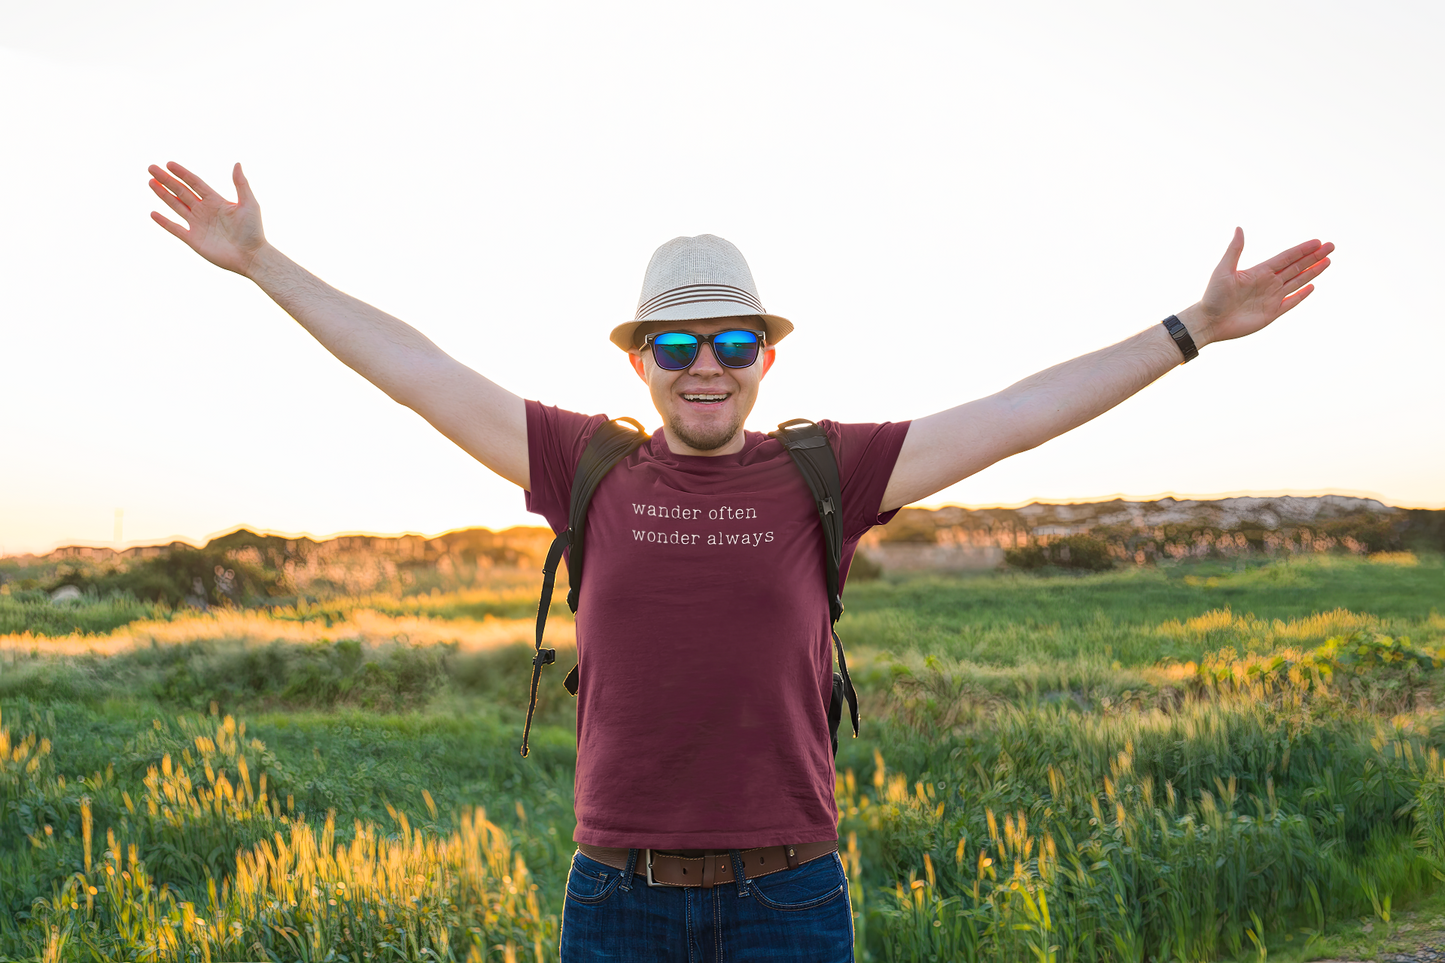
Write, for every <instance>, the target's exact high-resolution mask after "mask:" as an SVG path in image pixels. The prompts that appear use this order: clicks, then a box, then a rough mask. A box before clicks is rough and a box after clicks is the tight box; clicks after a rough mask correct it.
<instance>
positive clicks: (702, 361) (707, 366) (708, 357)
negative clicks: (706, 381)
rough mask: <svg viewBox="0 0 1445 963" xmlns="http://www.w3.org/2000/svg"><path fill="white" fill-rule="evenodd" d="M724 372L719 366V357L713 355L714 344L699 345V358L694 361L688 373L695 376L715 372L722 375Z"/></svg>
mask: <svg viewBox="0 0 1445 963" xmlns="http://www.w3.org/2000/svg"><path fill="white" fill-rule="evenodd" d="M722 370H723V366H722V365H720V364H718V360H717V355H716V354H714V353H713V350H712V343H711V342H708V343H705V344H700V345H698V346H697V357H696V358H694V359H693V361H692V364H691V366H689V367H688V371H690V372H692V373H693V374H697V373H699V372H702V373H706V374H711V373H713V372H719V373H720V372H721V371H722Z"/></svg>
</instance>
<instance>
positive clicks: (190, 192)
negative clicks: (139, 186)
mask: <svg viewBox="0 0 1445 963" xmlns="http://www.w3.org/2000/svg"><path fill="white" fill-rule="evenodd" d="M148 170H149V171H150V173H151V180H150V188H151V190H153V191H155V193H156V196H157V197H159V198H160V199H161V200H162V201H165V204H166V206H167V207H169V208H170V209H171V210H172V211H174V212H175V213H176V214H177V215H179V216H180V217H182V218H183V219H184V220H185V222H186V225H187V227H189V230H187V229H186V228H183V227H181V226H180V225H179V224H177V223H175V222H174V221H171V220H168V219H167V218H165V217H163V216H161V215H160V214H159V213H157V212H156V211H151V218H152V219H153V220H154V221H155V222H156V223H157V224H159V225H160V226H161V227H163V228H165V229H166V230H168V231H170V232H171V233H172V234H174V235H175V236H176V237H178V238H180V239H181V240H182V241H185V242H186V244H187V245H188V246H189V247H190V248H191V250H193V251H195V252H196V253H197V254H199V255H200V256H201V257H203V258H205V259H206V260H207V261H210V262H211V263H212V264H214V265H216V266H217V267H223V268H225V269H226V270H227V271H235V272H236V273H237V274H242V275H244V274H247V272H248V271H249V270H250V268H251V263H252V262H253V261H254V260H255V259H256V254H257V253H258V252H259V251H260V250H261V248H262V247H263V246H265V243H266V237H265V235H264V234H263V233H262V231H261V207H260V205H259V204H257V203H256V195H254V194H252V193H251V185H250V184H248V183H247V182H246V176H245V175H244V174H242V173H241V165H240V164H237V165H236V167H235V169H234V170H232V172H231V180H232V181H233V182H234V183H235V185H236V197H237V202H236V203H234V204H232V203H231V202H230V201H228V200H226V199H225V198H224V197H222V196H221V195H220V194H217V193H216V191H215V190H214V189H213V188H212V187H211V186H210V185H209V184H207V183H206V182H205V181H203V180H201V179H200V178H199V177H197V176H196V175H195V174H192V173H191V172H190V171H188V170H186V169H185V168H184V167H182V166H181V165H180V164H177V163H176V162H175V161H171V162H170V163H168V164H166V169H165V170H162V169H161V168H160V167H157V166H156V165H154V164H152V165H151V166H150V167H149V168H148ZM173 175H174V176H173Z"/></svg>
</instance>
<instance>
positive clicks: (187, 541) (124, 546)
mask: <svg viewBox="0 0 1445 963" xmlns="http://www.w3.org/2000/svg"><path fill="white" fill-rule="evenodd" d="M1328 496H1337V497H1341V498H1360V499H1367V500H1369V501H1375V502H1379V503H1380V504H1381V505H1384V506H1385V507H1386V508H1397V509H1402V510H1407V511H1409V510H1416V511H1418V510H1424V511H1442V510H1445V502H1439V503H1436V504H1432V505H1426V504H1418V503H1417V504H1408V503H1405V504H1402V503H1399V502H1392V501H1389V500H1387V499H1386V498H1385V496H1383V495H1381V494H1380V493H1378V492H1368V491H1358V490H1341V489H1330V488H1320V489H1311V490H1307V491H1302V490H1299V489H1270V490H1263V491H1261V490H1257V489H1238V490H1235V491H1229V492H1219V493H1213V494H1208V495H1197V494H1188V493H1181V492H1174V491H1164V492H1157V493H1155V494H1152V495H1127V494H1124V493H1122V492H1115V493H1114V494H1111V495H1100V496H1084V497H1078V498H1029V499H1026V500H1024V501H1020V502H985V503H979V504H971V505H965V504H961V503H959V502H952V501H949V502H929V501H926V500H925V501H922V502H914V503H911V504H908V505H904V506H903V508H920V509H924V510H927V511H937V510H939V509H941V508H962V509H964V510H965V511H987V510H990V509H1005V510H1011V511H1016V510H1018V509H1020V508H1024V507H1025V506H1028V505H1094V504H1101V503H1104V502H1114V501H1124V502H1157V501H1162V500H1164V499H1166V498H1168V499H1172V500H1174V501H1180V502H1184V501H1190V502H1213V501H1223V500H1224V499H1226V498H1324V497H1328ZM901 510H902V509H900V511H901ZM539 521H540V519H539ZM479 528H480V529H485V530H487V531H491V532H507V531H512V530H514V529H518V528H536V529H540V530H543V531H551V529H549V528H547V526H546V525H542V524H538V525H508V526H507V527H505V528H491V527H490V526H487V525H466V526H463V527H459V528H449V529H446V530H445V531H442V532H437V533H436V534H433V535H428V534H426V533H425V532H417V531H404V532H372V531H364V530H359V529H349V530H346V531H340V532H331V533H330V534H326V535H315V534H312V533H311V532H283V531H278V530H276V529H269V528H261V527H257V526H252V525H248V524H246V523H244V522H241V523H239V524H236V525H232V526H230V527H229V528H224V529H221V530H220V531H216V532H212V533H211V534H209V535H207V536H205V538H203V539H200V540H196V539H194V538H192V537H190V536H186V535H173V536H169V537H166V538H160V539H145V540H137V541H133V542H122V543H120V544H119V545H117V544H116V543H114V542H100V541H87V540H62V541H58V542H55V543H53V544H52V545H51V546H50V547H49V548H47V549H45V550H44V551H39V552H33V551H32V552H10V553H6V554H4V555H0V558H19V557H21V556H23V555H30V556H34V557H37V558H38V557H41V556H45V555H49V554H51V553H53V552H57V551H59V550H60V549H62V548H89V549H101V548H104V549H110V550H111V551H115V552H124V551H128V550H130V549H133V548H153V547H156V546H161V545H174V544H176V543H177V542H179V543H181V544H183V545H189V546H190V547H192V548H202V547H204V546H205V545H207V544H209V543H211V542H213V541H215V540H216V539H218V538H224V537H225V536H227V535H232V534H234V533H236V532H239V531H248V532H252V533H254V534H256V535H261V536H266V537H271V538H288V539H301V538H305V539H310V540H311V541H313V542H328V541H332V540H334V539H338V538H412V537H415V538H422V539H426V540H428V541H430V540H432V539H436V538H442V537H443V536H446V535H451V534H453V533H454V532H466V531H474V530H476V529H479Z"/></svg>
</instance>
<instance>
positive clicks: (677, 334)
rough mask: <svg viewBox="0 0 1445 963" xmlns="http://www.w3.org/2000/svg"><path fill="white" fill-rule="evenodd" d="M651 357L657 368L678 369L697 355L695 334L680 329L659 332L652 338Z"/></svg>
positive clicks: (690, 362)
mask: <svg viewBox="0 0 1445 963" xmlns="http://www.w3.org/2000/svg"><path fill="white" fill-rule="evenodd" d="M652 357H653V360H655V361H656V362H657V366H658V367H659V368H666V369H667V370H668V371H680V370H682V369H683V368H686V367H687V366H688V365H690V364H692V362H693V359H695V358H696V357H697V336H696V335H692V334H686V333H684V332H682V331H671V332H668V333H667V334H659V335H657V336H656V337H655V338H653V339H652Z"/></svg>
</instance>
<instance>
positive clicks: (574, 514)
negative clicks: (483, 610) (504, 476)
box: [522, 418, 649, 757]
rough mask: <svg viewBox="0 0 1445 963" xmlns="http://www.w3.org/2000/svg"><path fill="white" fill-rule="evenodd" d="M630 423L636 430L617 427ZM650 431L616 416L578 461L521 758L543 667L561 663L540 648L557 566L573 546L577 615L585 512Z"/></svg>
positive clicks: (557, 547) (570, 573) (535, 663)
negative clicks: (599, 488) (614, 469)
mask: <svg viewBox="0 0 1445 963" xmlns="http://www.w3.org/2000/svg"><path fill="white" fill-rule="evenodd" d="M619 421H625V422H628V424H631V425H632V427H631V428H628V427H627V425H620V424H618V422H619ZM648 437H649V436H648V434H647V432H646V431H645V430H644V429H643V427H642V426H641V425H639V424H638V423H637V422H636V421H633V420H632V419H631V418H617V419H614V420H612V421H606V422H603V423H602V425H601V426H599V427H598V429H597V430H596V431H594V432H593V433H592V437H591V438H590V439H588V441H587V447H586V448H585V449H583V451H582V457H581V458H579V459H578V460H577V472H576V474H575V475H574V476H573V478H572V504H571V506H570V509H569V511H568V513H567V530H566V531H565V532H562V533H560V534H559V535H558V536H557V537H556V538H554V539H553V540H552V546H551V548H549V549H547V560H546V561H545V562H543V563H542V596H541V598H540V599H538V601H537V641H536V649H537V652H536V655H534V656H533V657H532V694H531V697H530V699H529V700H528V702H527V724H526V726H525V728H523V730H522V755H523V756H524V757H525V756H526V755H527V753H528V751H529V750H528V748H527V739H528V738H529V737H530V736H531V734H532V713H533V712H535V711H536V708H537V684H538V682H540V681H541V677H542V666H544V665H552V664H553V663H554V662H556V661H557V650H556V649H544V648H542V635H543V633H545V632H546V630H547V612H548V610H549V609H551V607H552V587H553V585H554V584H555V582H556V579H557V566H558V565H559V564H560V563H561V561H562V553H563V552H564V551H566V550H567V549H568V548H569V547H570V548H571V549H572V551H571V552H570V553H568V555H567V584H568V586H569V589H568V592H567V607H568V608H569V609H571V610H572V611H573V612H576V611H577V599H578V596H579V594H580V593H581V591H582V544H583V542H582V535H583V533H584V532H585V531H586V530H587V508H588V506H590V505H591V504H592V494H593V492H595V491H597V486H598V485H600V484H601V483H602V479H603V478H605V477H606V475H607V473H608V472H609V471H611V470H612V467H613V466H614V465H616V464H617V463H618V462H619V461H621V460H622V459H624V458H626V457H627V456H628V455H630V454H632V453H633V452H634V451H636V450H637V449H638V448H639V447H640V446H641V445H642V444H643V443H645V442H646V441H647V439H648ZM577 680H578V676H577V667H576V666H573V668H572V671H571V672H569V673H567V678H566V680H565V681H564V682H563V685H565V686H566V687H567V691H568V692H570V693H572V694H573V695H576V694H577Z"/></svg>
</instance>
